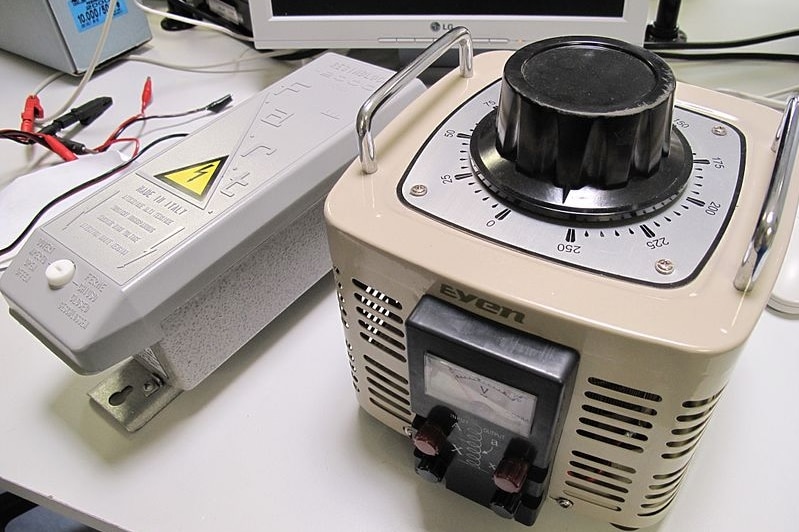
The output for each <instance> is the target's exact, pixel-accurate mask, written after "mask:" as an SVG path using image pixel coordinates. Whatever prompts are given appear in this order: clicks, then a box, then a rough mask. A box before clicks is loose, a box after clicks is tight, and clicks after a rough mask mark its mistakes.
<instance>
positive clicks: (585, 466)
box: [566, 451, 635, 511]
mask: <svg viewBox="0 0 799 532" xmlns="http://www.w3.org/2000/svg"><path fill="white" fill-rule="evenodd" d="M572 456H573V457H574V458H575V459H574V460H570V461H569V465H570V466H571V467H570V469H569V470H568V471H567V472H566V474H567V475H568V476H569V480H566V485H568V486H570V487H572V488H574V490H580V491H582V492H583V493H582V494H581V493H579V492H574V491H571V490H570V492H569V495H570V496H573V497H576V498H578V499H580V500H582V501H585V502H589V503H591V504H595V505H597V506H601V507H602V508H606V509H609V510H614V511H620V510H621V507H619V506H616V505H613V504H609V503H608V501H613V502H617V503H624V502H626V500H625V498H624V495H625V494H627V493H628V491H629V488H628V487H627V486H629V485H630V484H632V482H633V481H632V479H631V478H630V476H629V475H634V474H635V469H633V468H632V467H629V466H625V465H622V464H618V463H616V462H612V461H610V460H606V459H604V458H600V457H598V456H594V455H591V454H588V453H584V452H581V451H572ZM596 497H601V500H597V499H596Z"/></svg>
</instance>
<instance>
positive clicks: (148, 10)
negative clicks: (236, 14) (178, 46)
mask: <svg viewBox="0 0 799 532" xmlns="http://www.w3.org/2000/svg"><path fill="white" fill-rule="evenodd" d="M133 3H134V4H136V5H137V6H139V9H141V10H142V11H144V12H145V13H150V14H153V15H158V16H160V17H164V18H168V19H170V20H176V21H178V22H183V23H185V24H191V25H192V26H197V27H200V28H206V29H209V30H214V31H218V32H220V33H224V34H225V35H227V36H229V37H233V38H234V39H238V40H240V41H247V42H255V39H253V38H252V37H249V36H247V35H242V34H240V33H236V32H235V31H230V30H229V29H227V28H225V27H224V26H219V25H218V24H212V23H210V22H205V21H203V20H197V19H193V18H189V17H182V16H180V15H175V14H174V13H169V12H167V11H161V10H160V9H153V8H152V7H147V6H146V5H144V3H143V2H141V1H140V0H133Z"/></svg>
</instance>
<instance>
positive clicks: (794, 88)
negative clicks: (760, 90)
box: [766, 85, 799, 98]
mask: <svg viewBox="0 0 799 532" xmlns="http://www.w3.org/2000/svg"><path fill="white" fill-rule="evenodd" d="M795 92H799V85H793V86H792V87H786V88H784V89H780V90H777V91H774V92H770V93H768V94H766V96H767V97H769V98H774V97H775V96H780V95H783V94H792V93H795Z"/></svg>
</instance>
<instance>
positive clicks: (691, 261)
mask: <svg viewBox="0 0 799 532" xmlns="http://www.w3.org/2000/svg"><path fill="white" fill-rule="evenodd" d="M501 85H502V80H497V81H496V82H495V83H493V84H491V85H489V86H488V87H486V88H485V89H483V90H482V91H480V92H479V93H477V94H476V95H474V96H473V97H471V98H470V99H469V100H467V101H466V102H465V103H463V104H462V105H461V106H460V107H459V108H458V109H457V110H455V111H454V112H453V113H452V114H451V115H450V116H449V117H448V118H446V119H445V120H444V121H443V122H442V123H441V124H440V125H439V127H438V128H437V129H436V130H435V131H434V132H433V133H432V134H431V135H430V137H429V138H428V139H427V140H426V142H425V143H424V145H423V146H422V148H421V150H420V151H419V152H418V153H417V154H416V156H415V157H414V159H413V161H412V162H411V164H410V166H409V167H408V168H407V170H406V171H405V174H404V176H403V177H402V179H401V181H400V183H399V187H398V193H399V195H400V197H401V198H402V200H404V202H405V203H406V204H407V205H409V206H410V207H412V208H414V209H416V210H418V211H420V212H422V213H425V214H426V215H429V216H431V217H433V218H436V219H438V220H440V221H442V222H445V223H447V224H450V225H452V226H454V227H457V228H459V229H462V230H465V231H467V232H469V233H472V234H474V235H478V236H480V237H483V238H485V239H488V240H491V241H493V242H496V243H499V244H503V245H506V246H509V247H511V248H514V249H516V250H518V251H521V252H526V253H530V254H533V255H536V256H540V257H545V258H548V259H551V260H554V261H558V262H561V263H566V264H569V265H572V266H575V267H578V268H582V269H586V270H590V271H594V272H599V273H602V274H605V275H612V276H614V277H619V278H623V279H627V280H631V281H636V282H641V283H646V284H652V285H658V286H675V285H679V284H682V283H686V282H688V281H690V280H691V279H692V278H693V277H694V276H695V275H696V274H698V272H699V270H700V269H701V267H702V265H703V264H704V262H705V261H706V259H707V258H708V257H709V255H710V253H711V252H712V251H713V249H714V247H715V244H716V242H717V241H718V239H719V238H720V237H721V234H722V233H723V230H724V228H725V226H726V224H727V221H728V220H729V217H730V215H731V214H732V209H733V207H734V205H735V201H736V198H737V194H738V190H739V188H740V184H741V180H742V178H743V165H744V160H743V158H744V152H745V145H744V139H743V136H742V135H741V133H740V132H739V131H738V130H737V129H735V127H733V126H732V125H730V124H729V123H727V122H723V121H721V120H719V119H718V118H714V117H712V116H709V115H707V114H705V113H703V112H702V110H700V109H691V108H690V106H689V105H687V104H684V105H676V106H675V107H674V108H673V114H671V117H672V124H673V125H672V135H671V136H672V139H674V138H676V139H678V141H679V142H680V143H682V146H683V147H684V148H685V150H686V151H685V154H684V158H685V161H686V163H685V164H686V170H687V172H686V175H685V180H684V183H683V184H682V185H681V186H680V188H679V190H678V191H677V193H676V194H674V193H672V194H671V195H670V196H668V197H667V198H665V199H664V200H663V201H660V202H659V203H657V204H653V206H651V207H648V208H645V209H639V210H631V211H630V212H626V213H623V212H622V213H620V214H616V215H615V216H614V217H606V218H597V217H593V218H592V217H590V216H586V217H583V216H580V213H579V208H578V210H577V212H576V213H571V214H569V215H566V216H564V215H562V214H560V213H555V214H554V215H548V214H547V212H546V210H542V212H537V211H535V210H532V209H529V208H523V207H521V206H519V202H518V201H514V198H512V197H508V196H507V195H501V196H500V195H499V194H497V190H496V187H494V186H492V183H491V181H490V180H488V179H486V176H485V175H484V172H483V170H481V169H480V168H481V166H482V167H485V166H486V163H485V162H484V161H475V157H474V155H473V150H472V149H471V145H472V140H473V139H472V137H473V134H475V129H477V128H478V124H479V123H480V122H481V121H483V119H484V117H486V115H488V114H491V113H496V111H497V109H498V107H499V102H500V91H501ZM666 127H667V128H668V125H667V126H666ZM675 132H677V134H675ZM672 145H674V141H672ZM478 163H482V164H478ZM488 164H490V162H489V163H488ZM562 188H563V189H564V190H565V193H564V194H563V196H566V195H569V194H570V195H571V197H572V198H574V197H575V194H577V195H578V196H577V197H578V198H579V194H580V191H581V188H584V187H583V186H582V185H578V186H575V187H573V188H571V189H570V188H568V187H562ZM588 188H589V189H590V188H591V187H588ZM612 192H615V191H614V190H612ZM600 193H603V191H600ZM570 201H571V200H570ZM555 203H557V202H555ZM578 205H579V203H578ZM475 260H479V257H475ZM487 266H488V267H490V265H487Z"/></svg>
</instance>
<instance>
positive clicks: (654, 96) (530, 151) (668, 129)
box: [471, 37, 690, 221]
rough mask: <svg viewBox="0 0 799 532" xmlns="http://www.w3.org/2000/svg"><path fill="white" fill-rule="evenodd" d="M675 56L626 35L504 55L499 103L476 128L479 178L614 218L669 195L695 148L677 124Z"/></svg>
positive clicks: (545, 210) (510, 194)
mask: <svg viewBox="0 0 799 532" xmlns="http://www.w3.org/2000/svg"><path fill="white" fill-rule="evenodd" d="M675 85H676V82H675V79H674V75H673V73H672V71H671V69H670V68H669V66H668V65H667V64H666V63H665V62H664V61H663V60H662V59H660V58H659V57H658V56H656V55H655V54H653V53H651V52H649V51H647V50H645V49H643V48H640V47H637V46H633V45H631V44H629V43H625V42H622V41H617V40H614V39H606V38H600V37H560V38H555V39H548V40H545V41H541V42H538V43H534V44H531V45H529V46H526V47H524V48H522V49H521V50H519V51H517V52H516V53H514V54H513V55H512V56H511V57H510V59H508V61H507V63H506V64H505V68H504V71H503V78H502V88H501V93H500V99H499V106H498V108H497V110H496V111H495V112H493V113H491V114H489V115H488V116H486V117H485V118H484V119H483V120H481V121H480V123H479V124H478V126H477V128H476V129H475V132H474V134H473V136H472V144H471V150H472V157H473V159H474V161H475V164H476V165H477V169H478V173H479V175H480V177H481V179H482V180H483V181H484V182H485V183H486V184H487V185H488V187H489V188H490V189H491V190H493V191H494V192H496V193H497V194H499V195H500V196H502V197H503V198H505V199H507V200H509V201H511V202H513V203H515V204H518V205H520V206H521V207H523V208H527V209H529V210H532V211H534V212H538V213H542V214H546V215H549V216H555V217H558V218H567V219H579V220H585V221H592V220H600V221H605V220H613V219H621V218H626V217H629V216H631V215H636V214H643V213H648V212H652V211H654V210H657V209H658V208H660V207H663V206H665V205H667V204H668V203H669V202H670V201H672V200H673V199H674V198H675V197H676V196H677V195H678V194H679V193H680V192H681V191H682V189H683V187H684V186H685V184H686V182H687V179H688V176H689V173H690V157H689V155H690V149H688V146H687V142H686V141H685V139H684V138H683V137H682V135H680V134H679V133H678V132H677V131H676V130H674V128H673V127H672V124H671V119H672V107H673V103H674V89H675Z"/></svg>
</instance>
